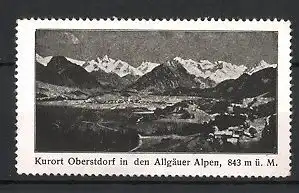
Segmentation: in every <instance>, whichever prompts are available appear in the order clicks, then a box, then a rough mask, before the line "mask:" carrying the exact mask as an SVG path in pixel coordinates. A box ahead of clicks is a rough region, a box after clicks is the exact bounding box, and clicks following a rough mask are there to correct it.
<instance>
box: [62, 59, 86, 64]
mask: <svg viewBox="0 0 299 193" xmlns="http://www.w3.org/2000/svg"><path fill="white" fill-rule="evenodd" d="M65 58H66V59H67V60H68V61H70V62H71V63H74V64H77V65H78V66H83V64H85V61H81V60H76V59H72V58H68V57H65Z"/></svg>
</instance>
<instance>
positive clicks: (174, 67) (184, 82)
mask: <svg viewBox="0 0 299 193" xmlns="http://www.w3.org/2000/svg"><path fill="white" fill-rule="evenodd" d="M199 85H200V84H199V83H198V82H197V81H195V76H194V75H190V74H189V73H188V72H187V71H186V69H185V68H184V67H183V66H182V65H181V64H179V63H178V62H176V61H169V62H167V63H165V64H162V65H160V66H158V67H156V68H154V69H153V70H152V71H151V72H149V73H147V74H145V75H144V76H142V77H140V78H139V79H138V80H137V81H136V82H135V83H133V84H132V85H131V86H130V87H129V88H131V89H136V90H145V91H153V92H158V93H162V92H164V91H167V90H171V89H174V88H177V87H188V88H193V87H198V86H199Z"/></svg>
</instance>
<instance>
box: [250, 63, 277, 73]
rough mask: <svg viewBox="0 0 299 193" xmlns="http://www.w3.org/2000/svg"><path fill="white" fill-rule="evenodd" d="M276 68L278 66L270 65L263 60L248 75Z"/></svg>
mask: <svg viewBox="0 0 299 193" xmlns="http://www.w3.org/2000/svg"><path fill="white" fill-rule="evenodd" d="M276 67H277V64H269V63H267V62H266V61H264V60H261V61H260V62H259V63H258V64H257V65H255V66H254V67H253V68H251V70H250V71H248V72H247V74H249V75H252V74H253V73H255V72H258V71H260V70H263V69H265V68H276Z"/></svg>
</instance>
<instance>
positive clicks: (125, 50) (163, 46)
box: [35, 30, 278, 67]
mask: <svg viewBox="0 0 299 193" xmlns="http://www.w3.org/2000/svg"><path fill="white" fill-rule="evenodd" d="M277 38H278V37H277V32H256V31H255V32H215V31H214V32H213V31H206V32H203V31H200V32H199V31H96V30H37V31H36V42H35V44H36V48H35V49H36V53H38V54H39V55H41V56H50V55H51V56H55V55H62V56H66V57H70V58H73V59H77V60H84V61H89V60H92V59H96V58H97V57H100V58H102V57H103V56H104V55H108V56H109V57H110V58H113V59H120V60H123V61H125V62H127V63H129V64H130V65H132V66H135V67H137V66H139V65H140V64H141V63H142V62H143V61H150V62H156V63H163V62H166V61H167V60H171V59H173V58H174V57H177V56H179V57H181V58H184V59H192V60H195V61H199V60H209V61H211V62H214V61H220V60H222V61H226V62H230V63H233V64H236V65H245V66H247V67H251V66H253V65H255V64H257V63H258V62H260V61H261V60H265V61H266V62H268V63H277V57H278V56H277V47H278V46H277Z"/></svg>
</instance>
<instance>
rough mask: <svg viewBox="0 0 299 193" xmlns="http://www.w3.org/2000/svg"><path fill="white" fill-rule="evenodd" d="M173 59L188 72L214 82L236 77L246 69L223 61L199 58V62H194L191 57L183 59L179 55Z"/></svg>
mask: <svg viewBox="0 0 299 193" xmlns="http://www.w3.org/2000/svg"><path fill="white" fill-rule="evenodd" d="M174 60H176V61H177V62H179V63H180V64H181V65H182V66H183V67H184V68H185V69H186V70H187V72H188V73H190V74H193V75H195V76H196V77H198V78H209V79H210V80H212V81H214V82H215V83H219V82H222V81H224V80H227V79H236V78H238V77H240V76H241V75H242V74H243V73H244V71H245V70H246V66H243V65H240V66H238V65H233V64H231V63H228V62H224V61H217V62H215V63H212V62H210V61H208V60H200V62H196V61H194V60H191V59H188V60H184V59H182V58H180V57H175V58H174Z"/></svg>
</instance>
